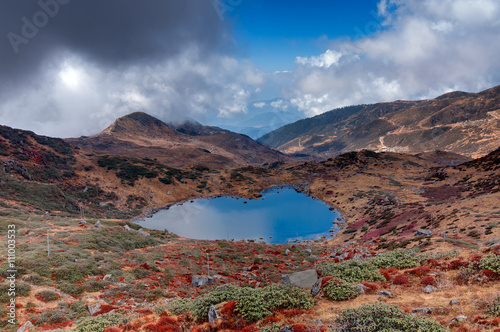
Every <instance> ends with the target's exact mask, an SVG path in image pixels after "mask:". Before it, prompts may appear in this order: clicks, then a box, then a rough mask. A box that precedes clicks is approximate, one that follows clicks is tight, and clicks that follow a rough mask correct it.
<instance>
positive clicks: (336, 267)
mask: <svg viewBox="0 0 500 332" xmlns="http://www.w3.org/2000/svg"><path fill="white" fill-rule="evenodd" d="M316 269H317V270H318V271H319V272H320V273H321V274H322V275H323V276H331V277H335V278H338V279H342V280H345V281H348V282H361V281H363V280H365V281H369V282H376V281H385V279H384V276H383V275H382V274H381V273H380V272H379V271H378V269H377V267H376V266H375V265H373V264H371V263H370V262H357V261H353V260H349V261H344V262H341V263H334V262H326V263H321V264H318V265H316Z"/></svg>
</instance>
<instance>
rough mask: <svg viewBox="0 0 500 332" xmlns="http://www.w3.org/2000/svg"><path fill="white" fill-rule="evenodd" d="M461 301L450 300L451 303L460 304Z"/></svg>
mask: <svg viewBox="0 0 500 332" xmlns="http://www.w3.org/2000/svg"><path fill="white" fill-rule="evenodd" d="M459 303H460V301H459V300H451V301H450V305H454V304H459Z"/></svg>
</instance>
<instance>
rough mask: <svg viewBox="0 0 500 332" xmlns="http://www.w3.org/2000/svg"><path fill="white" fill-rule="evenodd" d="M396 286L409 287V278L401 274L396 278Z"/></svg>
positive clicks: (394, 282)
mask: <svg viewBox="0 0 500 332" xmlns="http://www.w3.org/2000/svg"><path fill="white" fill-rule="evenodd" d="M392 283H393V284H394V285H408V284H409V282H408V278H407V277H406V276H405V275H404V274H399V275H397V276H396V277H395V278H394V281H393V282H392Z"/></svg>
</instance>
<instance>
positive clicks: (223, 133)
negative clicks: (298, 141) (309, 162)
mask: <svg viewBox="0 0 500 332" xmlns="http://www.w3.org/2000/svg"><path fill="white" fill-rule="evenodd" d="M66 141H67V142H69V143H71V144H74V145H77V146H79V147H82V148H85V149H87V150H91V151H95V152H99V153H106V154H113V155H120V156H128V157H134V158H150V159H155V160H157V161H158V162H161V163H163V164H165V165H169V166H171V167H185V166H193V165H203V166H207V167H210V168H217V169H225V168H230V167H236V166H237V165H247V164H251V165H257V164H263V163H266V162H275V161H279V160H285V159H288V157H286V156H284V155H282V154H281V153H279V152H277V151H274V150H272V149H270V148H268V147H266V146H264V145H262V144H260V143H257V142H256V141H254V140H252V139H251V138H250V137H248V136H245V135H241V134H236V133H233V132H231V131H229V130H224V129H220V128H217V127H210V126H203V125H201V124H199V123H195V122H187V123H184V124H181V125H178V126H174V125H169V124H166V123H164V122H162V121H160V120H158V119H156V118H154V117H152V116H150V115H148V114H146V113H143V112H136V113H132V114H129V115H126V116H124V117H121V118H119V119H117V120H116V121H115V122H114V123H113V124H112V125H111V126H109V127H108V128H106V129H105V130H103V131H102V132H101V133H99V134H97V135H95V136H91V137H80V138H70V139H67V140H66Z"/></svg>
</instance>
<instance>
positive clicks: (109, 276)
mask: <svg viewBox="0 0 500 332" xmlns="http://www.w3.org/2000/svg"><path fill="white" fill-rule="evenodd" d="M111 277H112V275H111V274H106V275H105V276H104V277H103V278H102V280H104V281H106V280H108V279H111Z"/></svg>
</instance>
